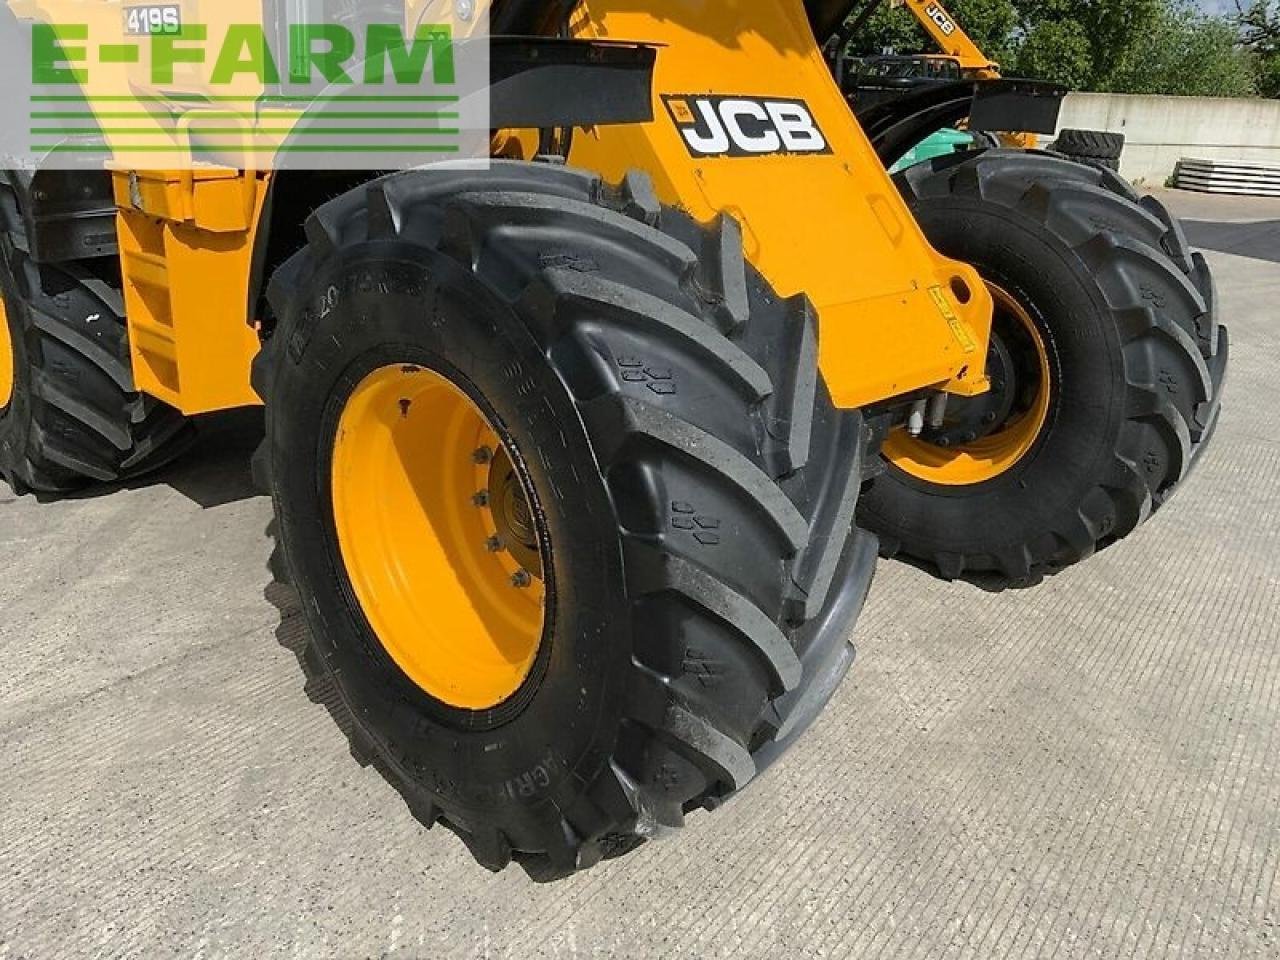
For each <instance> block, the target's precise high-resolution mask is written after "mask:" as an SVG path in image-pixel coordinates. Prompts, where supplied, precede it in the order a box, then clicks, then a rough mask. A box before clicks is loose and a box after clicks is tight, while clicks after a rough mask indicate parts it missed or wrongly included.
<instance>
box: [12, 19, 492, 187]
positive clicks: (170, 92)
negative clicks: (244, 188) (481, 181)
mask: <svg viewBox="0 0 1280 960" xmlns="http://www.w3.org/2000/svg"><path fill="white" fill-rule="evenodd" d="M131 15H132V16H131ZM30 42H31V78H30V79H31V84H32V86H31V89H32V94H31V97H30V106H31V110H30V121H31V123H30V128H29V136H30V143H29V144H28V148H29V151H30V153H31V154H32V155H34V156H36V157H45V158H53V157H57V156H59V155H65V154H77V155H81V156H85V157H94V156H96V157H99V158H102V159H106V160H114V161H116V162H121V161H125V160H131V161H132V162H133V163H134V164H137V163H139V158H142V157H153V158H154V159H153V160H152V161H151V162H150V163H148V164H147V165H149V166H168V165H170V160H169V159H168V158H169V157H170V156H171V157H173V158H174V162H173V165H175V166H182V165H184V163H183V160H192V161H193V162H199V161H200V159H201V158H205V159H210V160H213V161H216V162H221V163H225V164H228V165H239V166H251V167H255V168H263V167H266V166H268V165H277V166H278V165H283V164H281V163H279V162H277V161H279V160H280V158H282V157H283V156H285V155H288V154H308V155H312V159H311V160H309V161H307V162H305V163H304V164H300V165H306V166H313V167H323V168H327V167H333V166H345V167H353V166H354V167H361V166H376V167H378V168H385V167H388V166H396V167H404V166H414V165H417V164H420V163H424V162H428V161H429V160H431V159H444V158H449V157H451V156H453V155H457V154H459V153H460V152H462V146H461V143H460V141H461V137H462V129H463V126H464V125H463V124H462V123H461V122H460V120H461V117H460V113H459V103H460V101H461V100H462V94H463V89H464V87H465V84H463V83H460V76H459V69H460V57H459V47H460V46H467V47H468V48H471V49H474V48H475V46H476V45H475V44H465V45H462V44H459V43H457V42H456V41H455V37H454V31H453V28H452V26H451V25H449V24H421V25H418V26H416V27H414V28H412V29H406V28H405V26H404V25H403V24H397V23H362V24H359V25H356V26H351V25H345V24H337V23H290V24H283V25H265V26H264V25H263V24H260V23H224V24H220V25H217V26H214V25H211V24H205V23H187V22H182V20H181V16H180V8H179V7H177V6H172V5H159V6H150V7H142V8H139V7H132V8H128V9H127V10H126V16H125V19H124V23H123V25H122V24H121V23H120V22H119V21H118V20H114V19H113V20H112V21H111V22H110V26H108V25H106V24H104V23H57V24H48V23H35V24H32V25H31V41H30ZM486 60H487V58H486ZM473 72H474V71H473ZM484 73H485V74H486V75H487V62H486V64H485V68H484ZM485 106H486V111H487V103H486V104H485ZM471 119H476V118H471ZM483 119H487V118H481V120H483ZM467 126H469V128H470V129H473V130H474V129H478V127H477V125H476V124H469V125H467ZM486 129H487V127H486ZM237 158H239V161H240V162H239V163H237V162H236V161H237Z"/></svg>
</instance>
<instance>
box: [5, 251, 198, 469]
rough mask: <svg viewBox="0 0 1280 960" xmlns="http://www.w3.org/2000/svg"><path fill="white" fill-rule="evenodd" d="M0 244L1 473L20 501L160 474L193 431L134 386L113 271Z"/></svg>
mask: <svg viewBox="0 0 1280 960" xmlns="http://www.w3.org/2000/svg"><path fill="white" fill-rule="evenodd" d="M15 240H20V238H18V237H15V235H14V234H13V233H12V232H10V233H6V234H5V235H4V237H3V239H0V250H2V254H0V292H2V293H3V296H4V302H5V307H6V311H7V313H8V319H9V328H10V329H9V333H10V337H11V339H12V342H13V349H14V361H15V362H14V367H15V384H14V394H13V398H12V400H11V402H10V403H9V405H8V406H7V407H5V409H3V410H0V475H3V476H4V478H5V479H6V480H7V481H8V482H9V484H10V485H11V486H12V487H13V488H14V490H15V491H16V492H18V493H28V492H34V493H49V494H58V493H68V492H70V491H73V490H77V489H79V488H81V487H84V486H86V485H88V484H90V483H95V482H101V483H110V482H115V481H120V480H126V479H130V478H133V477H137V476H141V475H143V474H146V473H149V472H151V471H154V470H157V469H159V468H160V467H162V466H164V465H165V464H167V463H169V462H170V461H171V460H172V459H173V458H174V457H176V456H178V455H179V454H181V453H182V452H183V451H184V450H185V449H186V448H187V446H188V445H189V443H190V441H191V439H192V437H193V430H192V428H191V425H190V423H189V421H188V420H187V419H186V418H184V417H183V416H182V415H181V414H180V413H179V412H178V411H176V410H174V409H173V408H171V407H168V406H166V405H165V404H163V403H161V402H160V401H158V400H155V399H153V398H151V397H147V396H144V395H142V394H140V393H138V392H137V390H136V389H135V388H134V383H133V373H132V369H131V363H130V358H129V342H128V330H127V328H126V325H125V320H124V304H123V300H122V297H121V293H120V280H119V267H118V264H117V263H116V261H115V260H113V259H110V258H106V259H99V260H88V261H83V262H77V263H64V264H58V265H56V266H50V265H43V266H41V265H37V264H34V263H32V262H31V260H30V259H29V258H28V256H27V255H26V253H25V250H24V245H23V244H21V243H19V242H15Z"/></svg>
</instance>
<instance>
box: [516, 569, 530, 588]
mask: <svg viewBox="0 0 1280 960" xmlns="http://www.w3.org/2000/svg"><path fill="white" fill-rule="evenodd" d="M532 583H533V576H532V575H531V574H530V573H529V571H528V570H517V571H516V572H515V573H513V574H512V575H511V585H512V586H513V587H515V588H516V589H518V590H523V589H525V588H526V587H528V586H530V585H531V584H532Z"/></svg>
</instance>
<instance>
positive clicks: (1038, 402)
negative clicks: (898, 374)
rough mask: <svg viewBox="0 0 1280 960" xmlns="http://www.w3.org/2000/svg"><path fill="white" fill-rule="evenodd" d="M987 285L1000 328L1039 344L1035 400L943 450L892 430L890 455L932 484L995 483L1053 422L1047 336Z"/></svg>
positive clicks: (1021, 310) (888, 445)
mask: <svg viewBox="0 0 1280 960" xmlns="http://www.w3.org/2000/svg"><path fill="white" fill-rule="evenodd" d="M987 286H988V288H990V290H991V294H992V297H993V298H994V300H995V305H996V317H995V320H996V328H997V329H1000V327H1001V326H1004V327H1006V329H1009V328H1011V332H1015V333H1016V332H1019V331H1020V332H1021V333H1022V335H1023V336H1024V337H1026V338H1027V339H1029V341H1030V343H1031V344H1032V345H1033V346H1034V349H1035V354H1036V358H1037V360H1038V367H1039V369H1038V371H1037V372H1036V374H1035V392H1034V396H1033V397H1032V398H1031V400H1030V402H1029V403H1023V404H1022V405H1021V406H1020V407H1019V408H1017V409H1016V410H1015V411H1014V412H1013V414H1012V415H1011V416H1010V417H1009V419H1008V420H1007V421H1006V422H1005V423H1003V424H1002V425H1000V426H999V427H998V428H997V429H996V430H995V431H993V432H992V433H989V434H988V435H987V436H985V437H982V438H980V439H978V440H975V441H973V442H972V443H967V444H963V445H959V446H953V447H941V446H938V445H937V444H933V443H930V442H928V441H927V440H924V439H920V438H916V437H912V436H911V435H909V434H908V433H907V431H906V429H905V428H899V429H896V430H894V431H893V432H891V433H890V434H889V436H888V437H887V438H886V439H885V444H884V455H885V457H886V458H887V459H888V460H889V462H890V463H892V464H893V465H894V466H895V467H897V468H898V469H899V470H901V471H903V472H904V473H906V474H909V475H910V476H913V477H916V478H917V479H920V480H925V481H927V482H929V483H936V484H939V485H942V486H951V487H961V486H971V485H973V484H978V483H984V482H986V481H988V480H994V479H995V478H996V477H999V476H1001V475H1002V474H1004V473H1006V472H1008V471H1009V470H1012V469H1013V468H1014V467H1015V466H1017V465H1018V464H1019V463H1021V462H1022V460H1023V458H1024V457H1026V455H1027V454H1028V453H1030V452H1031V450H1032V448H1033V447H1034V446H1035V445H1036V441H1037V440H1038V439H1039V438H1040V434H1041V432H1042V431H1043V430H1044V427H1045V424H1046V423H1048V421H1049V410H1050V406H1051V400H1052V396H1053V393H1052V373H1051V366H1050V362H1049V351H1048V349H1047V347H1046V346H1045V342H1044V337H1043V336H1042V335H1041V333H1040V329H1039V328H1038V327H1037V326H1036V324H1035V321H1034V320H1033V319H1032V318H1031V315H1030V314H1029V313H1028V312H1027V310H1026V308H1025V307H1023V306H1022V305H1021V304H1020V303H1018V301H1017V300H1016V299H1015V298H1014V297H1013V296H1012V295H1010V294H1009V293H1008V292H1007V291H1005V290H1003V289H1001V288H1000V287H998V286H996V285H995V284H993V283H988V284H987Z"/></svg>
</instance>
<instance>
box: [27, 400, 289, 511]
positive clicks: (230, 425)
mask: <svg viewBox="0 0 1280 960" xmlns="http://www.w3.org/2000/svg"><path fill="white" fill-rule="evenodd" d="M263 430H264V428H263V422H262V410H261V409H259V408H253V407H250V408H245V409H241V410H229V411H227V412H225V413H214V414H207V415H205V416H203V417H200V418H198V419H197V420H196V437H195V441H194V442H193V443H192V445H191V447H190V448H189V449H188V450H187V451H186V452H185V453H183V454H182V455H181V456H180V457H178V458H177V459H176V460H174V461H173V463H171V464H169V465H168V466H166V467H164V468H162V469H160V470H157V471H156V472H155V473H150V474H147V475H146V476H142V477H136V478H134V479H132V480H128V481H125V482H124V483H119V484H109V485H97V486H93V487H89V488H87V489H85V490H81V491H79V492H78V493H73V494H69V495H66V496H61V497H52V496H51V497H47V498H45V497H42V498H41V499H42V500H45V499H47V500H87V499H96V498H98V497H109V496H111V495H112V494H113V493H116V492H117V491H119V490H145V489H148V488H150V487H157V486H167V487H171V488H172V489H174V490H176V491H177V492H178V493H180V494H182V495H183V496H184V497H186V498H187V499H188V500H190V501H192V502H193V503H195V504H198V505H199V506H200V507H201V508H203V509H205V510H209V509H212V508H214V507H221V506H225V505H227V504H230V503H239V502H240V501H241V500H248V499H251V498H253V497H257V496H261V495H262V494H261V491H259V490H258V489H257V488H256V487H255V486H254V484H253V476H252V473H251V471H250V468H249V459H250V457H252V456H253V451H254V450H256V449H257V447H258V444H260V443H261V442H262V437H263Z"/></svg>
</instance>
